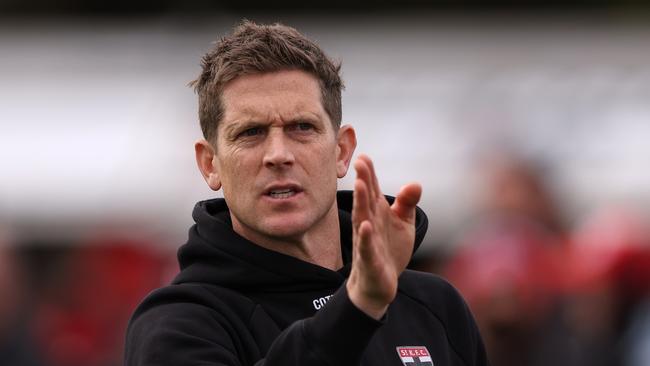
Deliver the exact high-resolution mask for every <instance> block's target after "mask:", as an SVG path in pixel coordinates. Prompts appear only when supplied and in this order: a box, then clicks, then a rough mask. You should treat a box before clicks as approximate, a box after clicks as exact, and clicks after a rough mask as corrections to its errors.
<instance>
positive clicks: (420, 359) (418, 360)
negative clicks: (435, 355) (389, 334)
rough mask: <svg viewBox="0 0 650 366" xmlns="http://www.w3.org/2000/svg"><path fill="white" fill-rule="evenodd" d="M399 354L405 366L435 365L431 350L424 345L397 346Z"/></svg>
mask: <svg viewBox="0 0 650 366" xmlns="http://www.w3.org/2000/svg"><path fill="white" fill-rule="evenodd" d="M397 355H398V356H399V358H400V359H401V360H402V363H403V364H404V366H433V361H432V360H431V355H430V354H429V350H427V348H426V347H424V346H407V347H397Z"/></svg>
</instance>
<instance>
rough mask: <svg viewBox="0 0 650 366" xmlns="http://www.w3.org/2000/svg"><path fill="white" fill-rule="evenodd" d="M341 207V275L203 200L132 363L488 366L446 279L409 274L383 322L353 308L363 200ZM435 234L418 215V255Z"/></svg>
mask: <svg viewBox="0 0 650 366" xmlns="http://www.w3.org/2000/svg"><path fill="white" fill-rule="evenodd" d="M389 200H392V199H390V198H389ZM337 202H338V207H339V221H340V227H341V249H342V253H343V262H344V267H343V268H341V269H340V270H338V271H332V270H329V269H326V268H323V267H320V266H317V265H314V264H311V263H307V262H303V261H301V260H299V259H297V258H294V257H291V256H287V255H284V254H281V253H278V252H274V251H271V250H268V249H265V248H262V247H260V246H258V245H255V244H253V243H251V242H250V241H248V240H246V239H244V238H242V237H241V236H239V235H238V234H237V233H235V232H234V231H233V230H232V223H231V221H230V215H229V213H228V207H227V206H226V203H225V201H224V200H223V199H213V200H208V201H203V202H199V203H197V205H196V207H195V208H194V212H193V217H194V220H195V221H196V224H195V225H193V226H192V228H191V229H190V233H189V240H188V242H187V244H185V245H183V246H182V247H181V248H180V250H179V252H178V260H179V263H180V267H181V272H180V273H179V274H178V276H177V277H176V278H175V279H174V281H173V283H172V284H171V285H169V286H167V287H164V288H161V289H158V290H156V291H154V292H153V293H151V294H150V295H149V296H148V297H147V298H146V299H145V300H144V301H143V302H142V304H140V306H139V307H138V308H137V309H136V311H135V313H134V314H133V317H132V319H131V321H130V323H129V328H128V332H127V340H126V353H125V364H126V365H127V366H145V365H147V366H149V365H152V366H153V365H170V366H171V365H174V366H179V365H228V366H235V365H242V366H243V365H257V366H261V365H266V366H273V365H281V366H291V365H305V366H307V365H309V366H320V365H323V366H325V365H327V366H344V365H355V366H356V365H395V366H399V365H406V366H416V365H430V366H433V365H435V366H445V365H486V364H487V360H486V356H485V351H484V348H483V344H482V341H481V339H480V336H479V334H478V330H477V328H476V325H475V323H474V320H473V318H472V316H471V314H470V312H469V310H468V309H467V306H466V305H465V303H464V301H463V300H462V298H461V297H460V296H459V295H458V293H457V292H456V291H455V290H454V289H453V288H452V287H451V286H450V285H449V284H447V283H446V282H445V281H444V280H442V279H441V278H439V277H436V276H434V275H431V274H425V273H419V272H414V271H409V270H407V271H405V272H404V273H403V274H402V275H401V276H400V279H399V288H398V293H397V297H396V298H395V300H394V301H393V302H392V303H391V305H390V306H389V308H388V311H387V313H386V315H385V316H384V318H383V319H382V320H381V321H377V320H375V319H372V318H370V317H368V316H367V315H366V314H364V313H363V312H362V311H360V310H359V309H357V308H356V307H355V306H354V304H352V303H351V301H350V299H349V298H348V296H347V292H346V290H345V286H344V282H345V280H346V278H347V276H348V274H349V272H350V262H351V245H352V243H351V240H352V226H351V219H350V212H351V210H352V193H351V192H339V193H338V195H337ZM426 229H427V218H426V216H425V214H424V212H422V211H421V210H420V209H419V208H418V209H417V213H416V243H415V247H416V248H417V246H418V245H419V244H420V243H421V241H422V239H423V238H424V234H425V233H426ZM431 362H433V363H431Z"/></svg>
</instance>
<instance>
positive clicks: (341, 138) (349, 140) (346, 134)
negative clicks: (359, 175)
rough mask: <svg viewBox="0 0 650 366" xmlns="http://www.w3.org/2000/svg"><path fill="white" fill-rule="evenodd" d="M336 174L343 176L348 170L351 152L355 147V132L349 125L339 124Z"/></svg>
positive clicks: (339, 176)
mask: <svg viewBox="0 0 650 366" xmlns="http://www.w3.org/2000/svg"><path fill="white" fill-rule="evenodd" d="M336 141H337V147H336V176H337V177H338V178H343V177H345V175H346V174H347V172H348V168H349V167H350V161H351V160H352V154H354V149H355V148H356V147H357V134H356V132H354V128H352V126H350V125H345V126H341V127H340V128H339V132H338V134H337V136H336Z"/></svg>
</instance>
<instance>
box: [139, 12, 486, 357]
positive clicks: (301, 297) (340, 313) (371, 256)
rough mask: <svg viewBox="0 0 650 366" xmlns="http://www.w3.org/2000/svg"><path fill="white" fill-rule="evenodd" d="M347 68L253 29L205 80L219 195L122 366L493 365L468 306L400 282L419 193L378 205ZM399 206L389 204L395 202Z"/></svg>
mask: <svg viewBox="0 0 650 366" xmlns="http://www.w3.org/2000/svg"><path fill="white" fill-rule="evenodd" d="M339 69H340V67H339V66H335V65H334V64H333V63H332V62H331V61H330V60H329V59H328V58H327V57H326V56H325V54H324V53H323V52H322V50H321V49H320V48H319V47H318V46H317V45H315V44H314V43H313V42H311V41H309V40H308V39H306V38H305V37H304V36H302V35H301V34H300V33H298V32H297V31H296V30H295V29H293V28H290V27H286V26H283V25H277V24H276V25H271V26H265V25H256V24H254V23H251V22H244V23H243V24H241V25H240V26H239V27H237V28H236V29H235V30H234V32H233V34H232V35H230V36H227V37H225V38H223V39H222V40H221V41H220V42H219V43H218V44H217V45H216V47H215V48H214V49H213V50H212V51H210V52H209V53H208V54H207V55H206V56H205V57H204V59H203V71H202V73H201V75H200V77H199V78H198V79H197V80H196V81H195V83H194V84H195V87H196V89H197V91H198V94H199V119H200V122H201V128H202V131H203V134H204V137H205V139H203V140H200V141H198V142H197V143H196V144H195V152H196V160H197V163H198V166H199V169H200V170H201V173H202V174H203V177H204V178H205V180H206V182H207V183H208V185H209V186H210V188H212V189H213V190H215V191H216V190H219V189H222V190H223V195H224V199H214V200H208V201H204V202H199V203H198V204H197V205H196V207H195V209H194V213H193V217H194V219H195V221H196V225H194V226H193V227H192V228H191V230H190V234H189V240H188V242H187V244H185V245H184V246H183V247H181V249H180V250H179V253H178V257H179V263H180V266H181V272H180V274H179V275H178V276H177V277H176V279H175V280H174V281H173V283H172V285H170V286H167V287H165V288H162V289H160V290H157V291H155V292H153V293H152V294H151V295H149V296H148V297H147V298H146V299H145V300H144V302H143V303H142V304H141V305H140V306H139V307H138V309H137V310H136V312H135V314H134V315H133V318H132V319H131V322H130V324H129V329H128V334H127V344H126V364H127V365H129V366H135V365H142V366H143V365H229V366H234V365H258V366H259V365H267V366H271V365H286V366H288V365H332V366H334V365H336V366H339V365H402V364H403V365H409V366H411V365H434V364H435V365H436V366H442V365H483V364H486V358H485V352H484V350H483V345H482V342H481V339H480V337H479V334H478V331H477V329H476V326H475V323H474V321H473V319H472V316H471V314H470V312H469V311H468V309H467V307H466V305H465V303H464V302H463V300H462V299H461V298H460V297H459V295H458V294H457V293H456V292H455V291H454V290H453V289H452V288H451V287H450V286H449V285H448V284H447V283H446V282H444V281H443V280H441V279H440V278H438V277H435V276H433V275H428V274H422V273H416V272H411V271H405V270H404V269H405V267H406V265H407V263H408V261H409V259H410V257H411V254H412V251H413V247H414V243H416V244H418V245H419V243H420V242H421V241H422V238H423V237H424V234H425V232H426V227H427V221H426V216H425V215H424V213H423V212H422V211H421V210H419V209H418V208H417V207H416V204H417V202H418V201H419V199H420V195H421V188H420V186H419V185H418V184H408V185H406V186H404V187H403V188H402V189H401V191H400V192H399V193H398V195H397V197H396V198H395V199H394V200H393V199H391V198H389V199H388V200H387V198H386V197H384V196H383V194H382V192H381V189H380V187H379V183H378V181H377V177H376V175H375V172H374V168H373V164H372V162H371V160H370V159H369V158H368V157H367V156H363V155H362V156H360V157H359V158H358V159H357V161H356V162H355V163H354V168H355V170H356V174H357V178H356V180H355V183H354V200H353V199H352V194H351V193H350V192H338V193H337V179H338V178H341V177H343V176H344V175H345V174H346V172H347V170H348V167H349V164H350V161H351V158H352V154H353V152H354V149H355V147H356V136H355V132H354V129H353V128H352V127H350V126H341V89H342V87H343V84H342V81H341V79H340V76H339ZM389 200H390V201H391V202H392V203H389Z"/></svg>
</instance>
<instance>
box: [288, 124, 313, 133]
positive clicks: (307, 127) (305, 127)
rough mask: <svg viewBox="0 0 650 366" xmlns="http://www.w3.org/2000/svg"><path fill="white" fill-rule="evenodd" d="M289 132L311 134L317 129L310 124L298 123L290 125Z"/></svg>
mask: <svg viewBox="0 0 650 366" xmlns="http://www.w3.org/2000/svg"><path fill="white" fill-rule="evenodd" d="M288 130H289V131H295V132H311V131H313V130H315V127H314V125H313V124H311V123H309V122H298V123H294V124H292V125H290V126H289V128H288Z"/></svg>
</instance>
